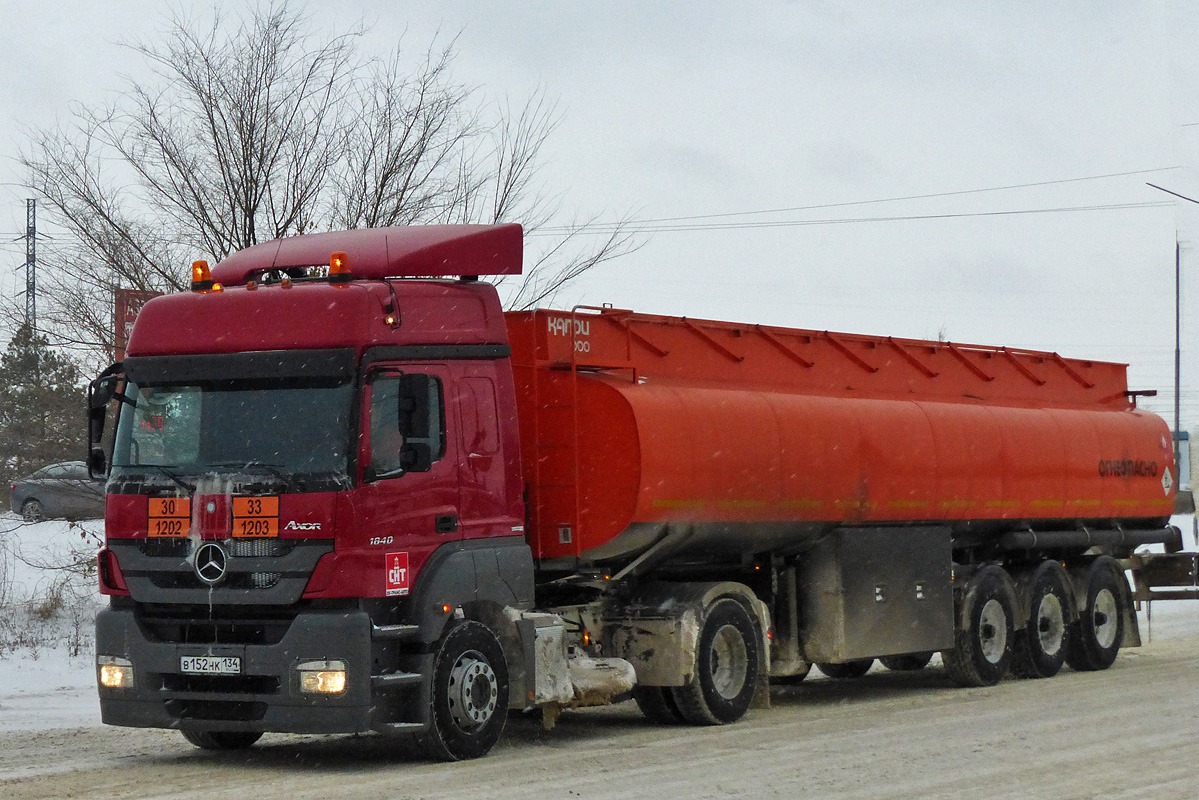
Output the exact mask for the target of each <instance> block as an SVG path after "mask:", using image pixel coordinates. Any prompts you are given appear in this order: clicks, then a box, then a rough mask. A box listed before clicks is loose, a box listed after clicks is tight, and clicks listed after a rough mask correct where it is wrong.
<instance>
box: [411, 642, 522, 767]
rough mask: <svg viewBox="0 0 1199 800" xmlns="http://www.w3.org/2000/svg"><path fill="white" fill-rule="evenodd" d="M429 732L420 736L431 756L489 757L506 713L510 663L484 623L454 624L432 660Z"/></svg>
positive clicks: (440, 757) (501, 731) (502, 727)
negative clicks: (488, 753)
mask: <svg viewBox="0 0 1199 800" xmlns="http://www.w3.org/2000/svg"><path fill="white" fill-rule="evenodd" d="M431 694H432V709H431V713H430V722H431V725H430V727H429V731H428V732H427V733H426V734H424V735H422V736H420V737H419V742H420V744H421V746H422V747H423V748H424V750H425V751H426V752H427V753H428V754H429V756H431V757H433V758H437V759H440V760H443V761H460V760H463V759H467V758H478V757H480V756H484V755H486V754H487V752H488V751H489V750H491V748H492V747H493V746H494V745H495V743H496V742H498V741H499V740H500V734H501V733H503V730H504V722H505V720H506V719H507V714H508V664H507V662H506V661H505V660H504V650H503V648H502V647H501V646H500V643H499V640H498V639H496V637H495V634H493V633H492V632H491V630H490V629H489V628H488V627H487V626H486V625H483V624H482V623H479V622H474V621H471V620H467V621H465V622H457V623H454V624H453V625H451V626H450V627H449V628H448V629H447V630H446V632H445V634H444V635H443V636H442V637H441V641H440V642H439V643H438V645H437V652H436V654H435V656H434V660H433V686H432V692H431Z"/></svg>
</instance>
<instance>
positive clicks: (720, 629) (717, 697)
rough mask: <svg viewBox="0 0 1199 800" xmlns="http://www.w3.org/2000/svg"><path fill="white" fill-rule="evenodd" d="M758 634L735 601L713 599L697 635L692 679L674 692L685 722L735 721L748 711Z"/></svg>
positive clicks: (754, 683) (755, 680) (755, 674)
mask: <svg viewBox="0 0 1199 800" xmlns="http://www.w3.org/2000/svg"><path fill="white" fill-rule="evenodd" d="M759 658H760V655H759V648H758V634H757V629H756V628H755V627H754V622H753V619H752V618H751V617H750V615H749V612H748V611H746V610H745V608H744V606H742V605H741V604H740V603H738V602H737V601H736V600H731V599H728V598H724V599H722V600H717V601H716V602H715V603H713V604H712V605H711V606H710V607H709V609H708V614H707V616H706V618H705V619H704V626H703V628H702V629H701V630H700V633H699V643H698V647H697V650H696V656H695V661H696V664H695V676H694V677H693V678H692V679H691V683H689V684H687V685H685V686H677V687H675V688H674V689H673V694H674V700H675V703H676V704H677V705H678V708H679V712H680V713H681V714H682V715H683V719H685V720H686V721H687V722H690V723H691V724H693V725H723V724H727V723H729V722H736V721H737V720H739V719H741V717H742V716H744V715H745V712H746V711H748V710H749V704H750V702H751V701H752V700H753V697H754V691H755V689H756V688H757V683H758V661H759Z"/></svg>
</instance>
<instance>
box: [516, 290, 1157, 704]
mask: <svg viewBox="0 0 1199 800" xmlns="http://www.w3.org/2000/svg"><path fill="white" fill-rule="evenodd" d="M506 316H507V324H508V330H509V337H510V340H511V344H512V349H513V356H512V360H513V367H514V371H515V375H516V386H517V403H518V417H519V419H520V422H521V449H522V460H523V462H524V469H525V474H526V479H527V482H528V502H529V512H528V517H529V526H530V530H529V534H528V538H529V541H530V544H531V546H532V550H533V555H534V558H535V559H536V562H537V565H538V572H539V577H540V579H541V581H542V586H543V587H545V588H544V589H543V592H544V593H545V594H547V595H548V594H550V593H551V590H550V588H549V587H558V589H559V591H561V587H562V586H563V585H571V584H573V583H577V582H579V581H580V580H582V579H583V577H584V576H588V575H590V576H592V578H593V580H594V581H595V583H594V585H595V586H597V587H601V590H603V591H606V592H607V593H608V594H613V591H612V589H611V587H612V586H613V585H619V586H623V587H624V589H623V592H624V594H625V599H622V600H621V601H620V602H611V601H609V602H607V605H606V606H605V610H604V612H603V613H602V614H599V615H598V616H597V617H596V618H595V619H593V620H592V621H591V623H590V624H591V625H592V626H595V627H597V628H600V629H602V631H603V634H602V639H603V641H604V643H605V644H606V646H607V647H608V650H609V652H612V653H615V654H618V655H621V656H623V657H625V658H627V659H629V660H631V661H633V663H634V664H635V665H636V666H637V668H638V670H637V671H638V678H639V681H640V683H641V686H639V688H638V690H637V697H638V701H639V702H640V703H641V705H642V707H643V709H645V710H646V713H648V714H650V715H651V716H654V717H657V718H662V719H671V718H675V717H678V716H683V717H690V718H695V717H696V716H700V717H702V716H703V715H702V714H700V715H697V714H696V713H694V711H691V712H688V711H687V710H686V708H683V707H682V706H681V703H682V701H681V699H680V698H682V697H685V693H681V692H680V690H679V689H677V688H670V687H675V686H677V685H678V684H679V683H681V682H685V680H684V679H690V675H689V674H688V675H684V674H682V671H678V670H676V672H675V673H674V674H670V675H666V674H662V675H656V674H655V668H654V666H653V665H652V664H649V663H647V662H648V661H651V660H652V659H649V658H646V657H644V655H643V654H645V653H647V652H661V651H667V650H670V644H671V642H670V639H671V637H675V638H679V637H684V636H685V634H684V633H683V632H682V631H683V628H684V627H685V625H683V624H682V623H681V622H680V621H679V620H678V616H679V615H680V614H681V612H680V611H679V610H678V609H680V608H683V607H685V606H686V604H685V603H680V602H679V599H680V598H679V588H678V587H680V586H683V585H685V584H686V582H688V581H695V580H697V579H698V578H704V579H706V580H709V581H717V580H719V581H726V582H729V583H737V584H741V585H746V586H749V587H750V589H751V590H752V591H751V592H746V593H745V595H746V596H745V597H739V598H738V599H739V600H740V601H741V602H742V604H743V605H745V606H746V607H747V608H750V609H752V608H753V603H752V602H751V601H750V595H752V599H757V600H760V601H762V602H763V603H764V604H765V606H766V609H765V611H766V613H762V614H760V615H759V617H758V620H759V621H764V620H771V621H772V624H773V628H774V630H773V631H772V632H771V636H772V642H771V644H772V645H773V646H772V648H771V659H770V663H769V664H767V663H765V662H764V663H763V664H762V672H761V674H762V675H766V674H770V675H772V676H774V677H776V678H780V679H785V678H790V679H792V680H794V679H796V678H802V677H803V676H804V675H805V674H806V673H807V671H808V669H809V667H810V664H811V663H814V662H818V663H820V665H821V669H822V670H823V671H825V672H826V673H829V674H831V675H835V676H839V677H841V676H844V677H849V676H856V675H859V674H862V673H864V672H865V671H866V670H868V669H869V667H870V665H871V664H872V662H873V659H874V658H876V657H881V658H882V659H883V663H884V664H886V665H888V666H890V667H893V668H913V667H920V666H923V665H924V664H926V663H927V662H928V661H929V659H930V657H931V655H932V654H933V652H934V651H938V650H940V651H944V653H945V662H946V665H947V667H948V669H949V672H950V674H951V675H952V676H953V677H954V678H955V679H956V680H958V682H960V683H964V684H970V685H979V684H989V683H993V682H995V681H998V680H999V679H1000V678H1001V677H1002V676H1003V674H1004V673H1005V672H1006V670H1007V669H1008V666H1009V664H1011V665H1012V666H1013V668H1014V669H1015V670H1016V671H1017V672H1019V673H1020V674H1022V675H1026V676H1033V677H1045V676H1050V675H1053V674H1055V673H1056V672H1057V671H1058V670H1059V669H1060V668H1061V666H1062V664H1063V663H1065V662H1067V661H1068V662H1069V663H1070V664H1071V665H1073V666H1074V667H1075V668H1077V669H1101V668H1104V667H1106V666H1108V665H1109V664H1110V663H1112V661H1113V660H1114V658H1115V655H1116V652H1117V650H1118V649H1119V647H1120V646H1121V645H1122V644H1136V643H1139V638H1138V632H1137V627H1136V617H1135V614H1133V613H1131V612H1130V607H1131V598H1132V596H1131V593H1130V592H1129V589H1128V584H1127V582H1126V581H1125V579H1124V577H1123V571H1124V570H1123V568H1124V567H1126V566H1128V565H1129V562H1128V561H1127V559H1129V558H1130V557H1131V556H1132V552H1133V548H1135V547H1137V546H1138V545H1142V544H1148V543H1165V544H1167V546H1168V548H1169V549H1171V550H1179V549H1180V548H1181V536H1180V534H1179V532H1178V531H1177V530H1176V529H1173V528H1169V527H1167V523H1168V520H1169V517H1170V514H1171V511H1172V509H1173V508H1174V502H1175V486H1176V475H1175V466H1174V460H1173V455H1172V447H1171V438H1170V431H1169V429H1168V428H1167V426H1166V425H1165V423H1164V422H1163V421H1162V419H1161V418H1160V417H1158V416H1156V415H1154V414H1150V413H1146V412H1142V411H1138V410H1137V408H1136V394H1137V393H1136V392H1130V391H1129V389H1128V386H1127V381H1126V367H1125V365H1122V364H1113V363H1104V362H1098V361H1086V360H1078V359H1067V358H1063V357H1061V356H1059V355H1057V354H1056V353H1049V352H1036V351H1029V350H1016V349H1011V348H1005V347H983V346H976V345H962V344H955V343H951V342H943V341H916V340H908V339H896V338H891V337H876V336H861V335H851V334H839V333H830V332H827V331H808V330H793V329H784V328H776V327H768V326H763V325H745V324H734V323H727V322H713V321H708V320H695V319H688V318H672V317H659V316H649V315H644V314H636V313H633V312H630V311H625V310H620V309H614V308H579V309H575V311H573V312H571V313H566V312H558V311H535V312H521V313H510V314H507V315H506ZM1118 559H1124V560H1125V561H1124V563H1121V561H1120V560H1118ZM605 587H606V588H605ZM615 594H616V595H620V592H619V591H617V592H615ZM710 602H711V599H710V598H705V599H704V601H703V602H700V603H699V604H698V605H696V606H695V608H694V609H693V610H694V614H695V617H696V619H697V620H700V621H701V622H702V620H703V619H704V618H705V615H706V612H705V609H704V608H703V605H704V603H710ZM580 608H586V607H585V606H580ZM671 609H673V611H672V610H671ZM579 622H580V625H581V627H583V628H586V627H587V626H588V620H587V618H586V613H585V612H582V611H581V612H580V620H579ZM702 638H703V637H702V635H701V640H702ZM700 645H701V650H702V647H703V645H704V642H703V641H700ZM764 649H765V648H763V650H764ZM639 659H640V660H639ZM664 672H665V671H664ZM654 684H657V685H654Z"/></svg>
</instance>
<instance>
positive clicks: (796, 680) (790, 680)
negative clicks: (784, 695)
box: [770, 664, 812, 686]
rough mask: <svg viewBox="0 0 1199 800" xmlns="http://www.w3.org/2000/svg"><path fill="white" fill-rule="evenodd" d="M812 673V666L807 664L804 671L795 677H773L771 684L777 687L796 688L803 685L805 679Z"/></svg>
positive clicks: (771, 677)
mask: <svg viewBox="0 0 1199 800" xmlns="http://www.w3.org/2000/svg"><path fill="white" fill-rule="evenodd" d="M811 671H812V665H811V664H805V666H804V668H803V670H801V671H800V672H797V673H795V674H794V675H771V676H770V683H771V684H773V685H775V686H795V685H796V684H800V683H803V680H804V678H806V677H808V673H809V672H811Z"/></svg>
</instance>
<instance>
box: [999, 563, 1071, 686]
mask: <svg viewBox="0 0 1199 800" xmlns="http://www.w3.org/2000/svg"><path fill="white" fill-rule="evenodd" d="M1069 586H1070V576H1069V575H1067V574H1066V571H1065V570H1064V569H1062V565H1061V564H1059V563H1057V562H1056V561H1043V562H1041V564H1040V565H1039V566H1038V567H1037V568H1036V569H1035V570H1034V571H1033V573H1032V575H1030V576H1029V577H1028V580H1027V581H1026V582H1023V586H1022V589H1023V592H1022V594H1023V597H1022V598H1021V599H1022V600H1023V601H1024V603H1023V607H1025V608H1027V609H1028V619H1026V620H1025V621H1024V632H1023V634H1022V635H1020V636H1017V637H1016V648H1015V651H1014V652H1013V653H1012V672H1014V673H1016V674H1017V675H1019V676H1020V677H1022V678H1052V677H1053V676H1054V675H1056V674H1057V673H1058V671H1059V670H1060V669H1061V668H1062V664H1064V663H1065V661H1066V653H1067V651H1068V649H1069V639H1068V631H1069V623H1070V600H1069Z"/></svg>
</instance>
